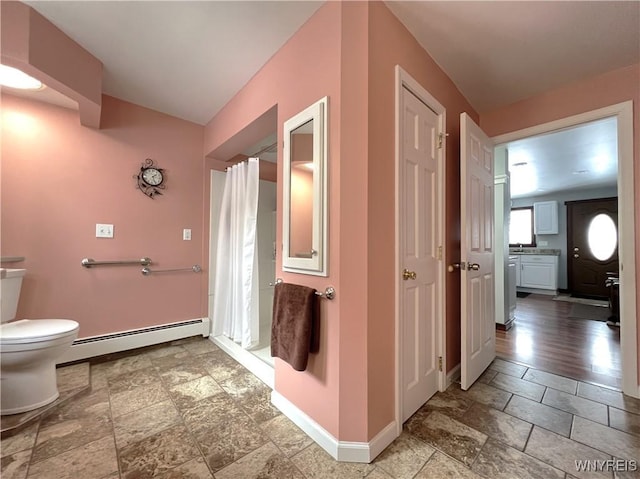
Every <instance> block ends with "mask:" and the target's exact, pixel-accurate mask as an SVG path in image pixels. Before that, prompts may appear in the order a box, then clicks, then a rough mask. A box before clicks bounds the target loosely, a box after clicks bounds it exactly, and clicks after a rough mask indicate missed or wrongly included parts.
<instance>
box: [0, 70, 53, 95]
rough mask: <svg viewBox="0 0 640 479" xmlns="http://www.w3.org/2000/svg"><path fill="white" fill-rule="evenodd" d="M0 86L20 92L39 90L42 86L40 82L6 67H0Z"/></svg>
mask: <svg viewBox="0 0 640 479" xmlns="http://www.w3.org/2000/svg"><path fill="white" fill-rule="evenodd" d="M0 85H2V86H6V87H9V88H18V89H20V90H40V89H41V88H42V87H43V86H44V85H43V84H42V82H41V81H40V80H36V79H35V78H33V77H31V76H29V75H27V74H26V73H24V72H22V71H20V70H18V69H17V68H13V67H8V66H6V65H0Z"/></svg>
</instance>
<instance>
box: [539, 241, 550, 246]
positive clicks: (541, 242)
mask: <svg viewBox="0 0 640 479" xmlns="http://www.w3.org/2000/svg"><path fill="white" fill-rule="evenodd" d="M538 246H549V242H548V241H538Z"/></svg>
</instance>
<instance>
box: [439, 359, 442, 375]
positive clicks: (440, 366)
mask: <svg viewBox="0 0 640 479" xmlns="http://www.w3.org/2000/svg"><path fill="white" fill-rule="evenodd" d="M438 371H440V372H442V356H438Z"/></svg>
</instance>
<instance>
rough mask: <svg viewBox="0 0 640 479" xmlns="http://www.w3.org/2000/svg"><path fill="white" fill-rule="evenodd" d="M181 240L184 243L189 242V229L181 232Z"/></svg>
mask: <svg viewBox="0 0 640 479" xmlns="http://www.w3.org/2000/svg"><path fill="white" fill-rule="evenodd" d="M182 239H183V240H184V241H191V230H190V229H189V228H185V229H183V230H182Z"/></svg>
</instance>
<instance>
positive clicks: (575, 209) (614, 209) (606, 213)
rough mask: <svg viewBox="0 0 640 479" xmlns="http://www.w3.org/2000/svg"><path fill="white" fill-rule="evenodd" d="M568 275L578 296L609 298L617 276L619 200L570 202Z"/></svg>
mask: <svg viewBox="0 0 640 479" xmlns="http://www.w3.org/2000/svg"><path fill="white" fill-rule="evenodd" d="M566 205H567V275H568V280H569V291H570V292H571V294H573V295H575V296H589V297H601V298H606V297H608V296H609V289H608V287H607V286H606V284H605V282H606V279H607V276H608V274H611V273H614V274H617V273H618V199H617V198H602V199H595V200H583V201H568V202H567V203H566Z"/></svg>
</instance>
